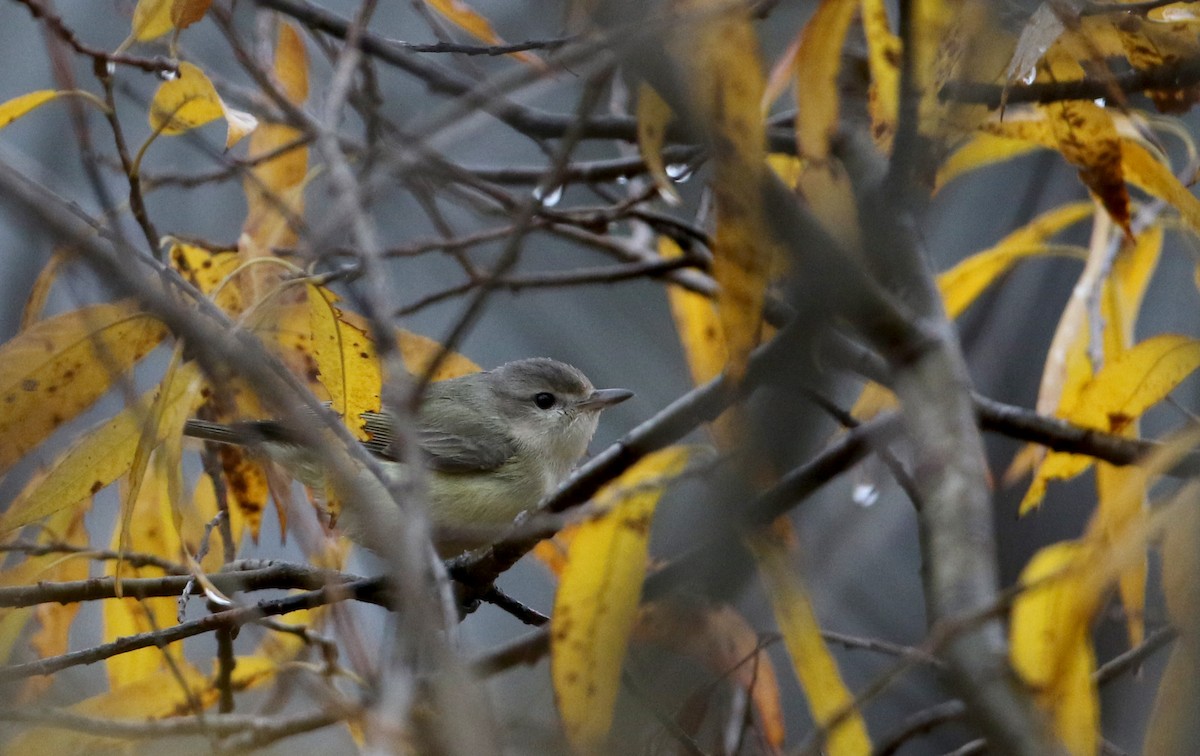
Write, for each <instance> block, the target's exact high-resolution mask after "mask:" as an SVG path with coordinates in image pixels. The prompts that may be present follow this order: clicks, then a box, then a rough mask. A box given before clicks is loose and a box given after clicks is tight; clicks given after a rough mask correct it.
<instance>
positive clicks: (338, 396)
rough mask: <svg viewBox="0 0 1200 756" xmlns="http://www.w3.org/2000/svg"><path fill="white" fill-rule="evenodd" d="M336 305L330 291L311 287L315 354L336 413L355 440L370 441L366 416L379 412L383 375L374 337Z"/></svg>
mask: <svg viewBox="0 0 1200 756" xmlns="http://www.w3.org/2000/svg"><path fill="white" fill-rule="evenodd" d="M333 302H334V299H333V297H332V295H331V293H330V292H328V290H325V289H321V288H319V287H317V286H314V285H312V284H309V285H308V313H309V326H310V327H311V328H312V333H313V354H314V356H315V357H316V361H317V368H318V369H319V370H320V380H321V383H322V384H323V385H324V386H325V389H326V390H327V391H329V399H330V401H332V402H333V410H334V412H337V413H338V414H339V415H341V416H342V418H343V420H345V422H346V425H347V426H349V428H350V432H351V433H353V434H354V436H355V438H358V439H359V440H360V441H366V440H368V439H369V438H370V434H369V433H368V432H367V430H366V428H365V427H364V423H365V421H364V420H363V418H362V415H363V413H364V412H378V411H379V408H380V392H381V390H382V386H383V373H382V371H381V369H380V365H379V358H378V357H377V356H376V354H375V345H374V344H373V343H372V342H371V338H370V335H369V334H368V333H367V331H365V330H364V329H361V328H357V327H355V326H353V325H351V324H350V323H349V322H348V321H347V320H346V319H345V318H344V317H343V316H342V312H341V310H340V309H338V308H337V307H335V306H334V304H333Z"/></svg>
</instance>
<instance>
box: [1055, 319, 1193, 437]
mask: <svg viewBox="0 0 1200 756" xmlns="http://www.w3.org/2000/svg"><path fill="white" fill-rule="evenodd" d="M1197 367H1200V341H1196V340H1195V339H1190V338H1188V337H1186V336H1179V335H1175V334H1160V335H1158V336H1154V337H1151V338H1149V339H1146V340H1145V341H1143V342H1141V343H1140V344H1137V345H1136V346H1134V347H1133V348H1131V349H1130V350H1129V351H1127V352H1125V353H1124V354H1122V355H1120V356H1119V357H1118V358H1117V359H1115V360H1113V361H1112V362H1110V363H1108V364H1107V365H1105V366H1104V367H1103V368H1101V370H1100V372H1098V373H1097V374H1096V377H1095V378H1093V379H1092V380H1091V382H1089V383H1088V385H1087V386H1085V387H1084V389H1083V391H1082V392H1081V393H1080V395H1079V401H1078V402H1077V403H1076V404H1075V406H1073V407H1068V408H1066V413H1065V417H1066V419H1067V420H1070V421H1072V422H1074V423H1076V424H1078V425H1083V426H1086V427H1089V428H1099V429H1101V430H1106V431H1109V432H1110V433H1118V432H1120V431H1121V430H1122V429H1123V428H1125V427H1126V426H1127V425H1128V424H1129V423H1130V422H1131V421H1133V420H1135V419H1137V418H1139V417H1141V416H1142V413H1144V412H1145V411H1146V410H1147V409H1149V408H1150V407H1152V406H1154V405H1155V404H1158V403H1159V402H1160V401H1162V400H1163V399H1165V398H1166V396H1167V394H1170V393H1171V391H1173V390H1174V389H1175V387H1176V386H1178V385H1179V383H1180V382H1181V381H1182V380H1183V379H1184V378H1186V377H1188V376H1189V375H1191V373H1192V372H1193V371H1194V370H1195V369H1196V368H1197Z"/></svg>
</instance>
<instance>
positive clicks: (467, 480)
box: [184, 357, 633, 556]
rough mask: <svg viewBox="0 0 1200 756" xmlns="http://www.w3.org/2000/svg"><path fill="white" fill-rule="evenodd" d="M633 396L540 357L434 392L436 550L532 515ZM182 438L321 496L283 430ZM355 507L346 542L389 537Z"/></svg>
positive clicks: (192, 424)
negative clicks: (257, 458)
mask: <svg viewBox="0 0 1200 756" xmlns="http://www.w3.org/2000/svg"><path fill="white" fill-rule="evenodd" d="M632 396H633V392H632V391H628V390H626V389H596V388H595V387H593V385H592V382H591V381H590V380H588V378H587V376H585V375H584V374H583V372H582V371H580V370H579V369H578V368H575V367H573V366H571V365H568V364H566V363H563V362H558V361H557V360H552V359H549V358H545V357H535V358H530V359H522V360H515V361H513V362H508V363H506V364H504V365H501V366H499V367H497V368H494V369H492V370H488V371H483V372H479V373H471V374H469V375H464V376H460V377H458V378H451V379H449V380H444V381H438V382H436V383H432V384H430V385H429V386H428V388H427V390H426V392H425V396H424V397H423V399H422V401H421V406H420V408H419V409H418V411H417V413H416V418H415V419H416V433H415V436H416V440H417V443H418V445H419V446H420V448H421V450H422V453H423V454H422V456H423V458H424V461H425V465H426V467H427V469H428V470H429V472H430V474H429V476H428V495H429V498H428V502H429V509H428V514H429V518H430V520H431V524H432V526H433V532H434V540H435V544H436V546H437V547H438V551H439V552H440V553H441V554H442V555H443V556H446V555H453V554H457V553H461V552H462V551H466V550H469V549H472V548H477V547H479V546H482V545H485V544H486V543H488V542H489V541H490V540H491V539H492V538H493V537H494V536H495V534H496V533H497V532H499V530H500V529H501V528H502V527H504V526H506V525H508V524H510V523H512V521H513V520H514V519H515V518H516V517H517V516H518V515H519V514H521V513H523V512H526V511H528V510H530V509H532V508H534V507H535V506H536V505H537V504H538V502H540V501H541V500H542V499H543V498H544V497H546V496H547V495H549V494H550V493H552V492H553V491H554V490H555V489H556V488H557V487H558V486H559V485H560V484H561V483H562V482H563V481H565V480H566V478H567V477H568V476H569V475H570V473H571V471H572V470H573V469H574V468H575V466H576V465H577V464H578V462H579V461H580V459H581V458H582V457H583V456H584V455H585V454H586V453H587V447H588V444H589V442H590V441H591V439H592V436H593V435H594V434H595V432H596V427H597V425H598V423H599V419H600V413H601V411H603V410H604V409H607V408H609V407H612V406H614V405H616V404H619V403H621V402H623V401H625V400H627V399H629V398H630V397H632ZM362 419H363V421H364V428H365V429H366V431H367V432H368V434H369V436H370V438H369V439H368V440H367V441H365V442H364V443H363V445H364V446H365V447H366V449H367V450H368V451H369V452H370V453H371V454H372V455H374V456H375V457H376V458H377V459H378V460H379V461H380V462H381V464H382V466H383V468H384V470H385V472H387V473H388V474H389V475H390V476H393V478H394V479H397V480H403V479H404V475H405V470H406V469H407V465H404V464H401V463H399V462H398V460H397V459H396V456H395V450H394V448H393V440H394V439H393V432H392V429H393V423H392V420H391V418H390V416H388V415H387V414H385V413H380V412H367V413H363V416H362ZM184 435H186V436H189V437H192V438H197V439H202V440H206V441H213V442H217V443H225V444H234V445H239V446H245V447H248V448H250V449H252V450H254V451H257V452H258V453H261V454H262V455H264V456H266V457H267V458H269V459H272V460H275V461H279V462H280V463H281V464H282V465H283V466H284V467H285V468H286V469H288V470H289V471H290V472H292V474H293V475H295V476H296V478H297V479H299V480H300V481H301V482H302V483H304V484H305V485H307V486H308V487H309V488H311V489H313V490H314V491H316V492H318V495H319V494H320V492H321V490H322V489H323V488H324V475H323V472H322V470H321V466H320V464H319V462H318V461H317V460H316V459H315V457H314V455H313V454H312V453H311V452H309V451H308V450H306V449H305V447H304V444H303V442H302V440H300V439H297V438H296V434H295V432H294V431H292V430H291V429H290V428H289V427H288V426H285V425H284V424H283V423H280V422H277V421H273V420H259V421H249V422H237V423H228V424H222V423H213V422H208V421H205V420H198V419H193V420H188V421H187V422H186V424H185V426H184ZM381 500H389V499H388V498H383V499H381ZM353 505H354V502H343V514H342V516H341V520H340V521H339V525H342V526H344V529H345V530H346V531H347V534H348V535H350V537H351V539H352V540H356V541H358V542H359V543H362V544H363V545H366V546H368V548H374V549H375V550H378V546H380V545H382V544H385V543H386V540H387V536H386V535H385V534H381V533H379V532H372V528H374V529H377V527H378V523H379V522H380V521H381V520H380V519H379V518H374V519H370V518H363V517H361V516H357V517H356V516H355V514H356V513H355V510H354V506H353ZM386 514H388V515H389V517H387V518H386V519H384V520H382V521H383V522H386V523H388V524H395V525H396V526H398V524H399V523H398V518H399V511H398V510H397V511H396V512H395V513H394V516H391V515H392V513H386ZM393 521H395V522H394V523H393ZM365 522H371V523H374V525H371V526H368V525H365Z"/></svg>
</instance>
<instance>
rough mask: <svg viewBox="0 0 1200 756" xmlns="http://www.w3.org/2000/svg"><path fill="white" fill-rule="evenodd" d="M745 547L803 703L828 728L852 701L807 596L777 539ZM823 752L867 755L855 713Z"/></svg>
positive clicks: (761, 538) (760, 538)
mask: <svg viewBox="0 0 1200 756" xmlns="http://www.w3.org/2000/svg"><path fill="white" fill-rule="evenodd" d="M747 544H748V545H749V546H750V550H751V551H752V552H753V553H754V557H755V560H756V561H757V562H758V570H759V575H760V576H761V578H762V581H763V586H764V588H765V589H766V592H767V597H768V598H769V599H770V601H771V608H772V609H773V610H774V612H775V622H776V624H777V625H779V632H780V633H782V634H783V642H784V645H785V646H787V650H788V655H789V656H790V657H791V659H792V666H793V668H794V669H795V671H796V679H797V680H799V681H800V685H801V687H803V688H804V695H805V696H806V697H807V698H808V708H809V710H810V711H812V715H813V720H814V721H815V722H816V723H817V724H818V725H819V726H821V727H829V726H830V724H831V723H832V720H833V718H834V717H835V716H838V715H840V714H843V713H844V712H845V711H846V710H847V709H848V708H849V707H851V706H852V704H853V702H854V697H853V696H851V695H850V691H849V690H847V688H846V684H845V683H844V682H842V676H841V673H840V672H839V671H838V668H837V662H836V661H835V660H834V658H833V655H832V654H830V653H829V649H828V648H826V646H825V640H824V639H823V638H822V637H821V628H820V625H818V623H817V617H816V614H815V613H814V612H813V608H812V602H811V601H810V600H809V597H808V591H807V590H806V589H805V587H804V583H803V582H802V581H801V579H800V575H799V574H798V573H797V571H796V568H795V565H794V564H793V561H792V557H791V555H790V554H789V552H788V547H787V545H786V543H785V542H784V541H783V540H782V539H780V538H778V537H777V536H775V535H774V534H772V533H770V532H769V531H765V530H764V531H762V532H760V533H757V534H755V535H752V536H748V537H747ZM825 747H826V753H829V754H830V756H846V755H848V754H868V753H871V740H870V737H869V736H868V735H867V726H866V723H865V722H864V721H863V718H862V714H861V713H860V712H859V711H858V710H857V709H853V710H851V711H850V713H849V714H848V715H846V716H845V717H843V718H842V719H841V721H840V722H839V723H838V724H837V725H835V726H834V727H833V729H832V730H831V731H830V732H829V734H828V739H827V740H826V743H825Z"/></svg>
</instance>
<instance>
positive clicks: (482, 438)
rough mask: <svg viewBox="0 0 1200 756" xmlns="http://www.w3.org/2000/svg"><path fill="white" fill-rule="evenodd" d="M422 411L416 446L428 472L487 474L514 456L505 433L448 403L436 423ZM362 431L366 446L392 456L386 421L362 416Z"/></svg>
mask: <svg viewBox="0 0 1200 756" xmlns="http://www.w3.org/2000/svg"><path fill="white" fill-rule="evenodd" d="M427 410H428V407H427V408H426V411H423V412H422V413H421V415H420V417H418V423H419V425H420V427H419V430H418V433H417V442H418V443H419V444H420V446H421V449H422V450H423V451H424V452H425V455H426V458H427V461H428V464H429V467H430V469H433V470H438V471H441V472H459V473H465V472H487V471H489V470H495V469H496V468H498V467H500V466H501V465H503V464H504V463H505V462H506V461H508V458H509V457H511V456H512V455H513V454H514V453H515V452H516V446H515V445H514V444H513V442H512V440H511V438H510V437H509V435H508V434H507V433H504V432H503V431H502V430H500V429H497V428H495V427H493V426H492V425H491V424H487V423H480V421H479V414H478V412H475V411H473V410H469V409H467V408H464V407H461V406H458V405H456V404H452V403H442V404H441V405H440V406H439V408H438V411H437V413H436V416H437V422H436V423H433V422H431V421H430V419H429V415H430V413H429V412H428V411H427ZM364 418H365V419H366V423H365V427H366V429H367V431H368V432H370V434H371V440H370V441H367V442H366V446H367V448H368V449H370V450H371V451H372V452H374V453H376V454H379V455H381V456H384V457H388V456H390V455H391V454H392V453H393V452H392V449H391V445H392V430H391V421H390V419H388V418H386V417H384V416H383V415H377V414H376V413H364Z"/></svg>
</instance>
